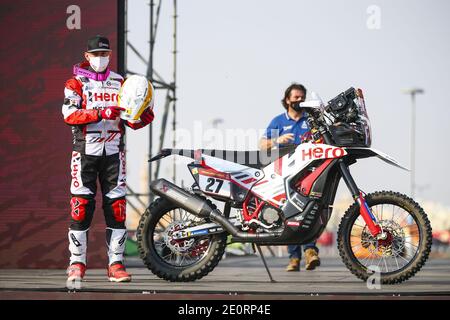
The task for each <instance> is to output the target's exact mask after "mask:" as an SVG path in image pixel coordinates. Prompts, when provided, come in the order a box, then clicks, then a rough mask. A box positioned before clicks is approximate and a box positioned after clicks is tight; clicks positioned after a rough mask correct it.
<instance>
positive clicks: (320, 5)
mask: <svg viewBox="0 0 450 320" xmlns="http://www.w3.org/2000/svg"><path fill="white" fill-rule="evenodd" d="M155 2H156V3H158V1H155ZM148 3H149V1H138V0H132V1H128V27H127V30H128V32H127V37H128V40H129V41H130V42H131V43H132V44H133V46H135V47H136V48H138V50H139V52H140V53H141V54H142V55H143V56H144V57H148V55H149V44H148V40H149V6H148ZM155 9H156V8H155ZM449 12H450V1H447V0H431V1H425V0H408V1H406V0H395V1H392V0H390V1H387V0H386V1H375V0H371V1H365V0H339V1H332V0H314V1H313V0H279V1H268V0H258V1H256V0H240V1H238V0H227V1H223V0H221V1H219V0H179V1H178V20H177V23H178V25H177V27H178V30H177V37H178V39H177V50H178V55H177V114H176V121H177V128H178V134H177V136H176V141H177V142H176V147H179V148H180V147H183V148H200V147H204V148H216V149H221V148H227V149H236V150H245V149H248V150H256V149H257V148H258V146H257V141H258V139H259V137H260V134H261V132H262V131H263V130H264V129H265V128H266V127H267V125H268V124H269V122H270V121H271V120H272V118H274V117H275V116H276V115H278V114H280V113H282V112H283V111H284V109H283V107H282V105H281V103H280V100H281V98H282V96H283V93H284V90H285V89H286V87H288V86H289V85H290V84H291V83H292V82H299V83H302V84H304V85H305V86H306V88H307V89H308V90H309V93H311V92H312V91H314V92H316V93H318V94H319V95H320V97H321V98H322V99H323V100H324V101H325V102H327V101H328V100H330V99H332V98H333V97H334V96H336V95H338V94H339V93H341V92H342V91H344V90H346V89H347V88H349V87H351V86H353V87H359V88H362V89H363V91H364V93H365V99H366V106H367V109H368V113H369V117H370V120H371V123H372V135H373V136H372V141H373V143H372V147H373V148H376V149H378V150H381V151H383V152H385V153H387V154H389V155H390V156H392V157H394V158H395V159H397V160H398V161H399V162H400V163H401V164H403V165H405V166H406V167H410V164H411V163H410V157H411V156H410V146H411V138H410V136H411V135H410V133H411V110H412V108H411V99H410V96H408V95H406V94H404V93H403V92H402V90H403V89H406V88H410V87H420V88H423V89H424V91H425V93H424V94H423V95H419V96H417V99H416V105H417V113H416V118H417V121H416V154H415V159H416V174H415V176H416V184H417V188H416V199H418V200H421V201H425V200H426V201H434V202H438V203H441V204H443V205H446V206H450V191H449V190H450V188H449V180H450V179H449V178H450V173H449V170H448V168H447V165H448V159H449V158H450V151H449V145H450V143H449V142H448V138H447V136H448V130H449V125H450V120H449V118H450V111H449V109H450V103H449V100H448V98H447V95H448V92H449V88H450V58H449V57H450V41H449V39H450V19H449V17H448V14H449ZM172 16H173V2H172V1H168V0H166V1H163V3H162V6H161V16H160V23H159V25H158V30H157V35H156V44H155V46H154V68H155V70H156V71H157V72H158V73H159V74H161V75H162V77H163V78H164V79H165V80H166V81H167V82H170V81H172V79H173V75H172V73H173V56H172V51H173V37H172V33H173V17H172ZM127 64H128V69H129V70H132V71H134V72H138V73H142V74H145V73H146V65H145V64H144V63H143V62H141V61H140V60H139V59H138V58H137V56H136V55H135V54H134V53H133V52H132V51H131V50H130V49H129V50H128V51H127ZM164 97H165V92H164V91H162V90H159V91H158V92H157V95H156V101H155V114H156V119H155V121H154V124H153V132H154V140H153V141H154V149H153V154H154V153H156V152H157V150H158V148H159V143H158V140H159V134H160V127H161V125H160V124H161V119H162V113H163V107H164ZM217 119H220V123H219V124H217V125H216V127H215V128H214V126H213V122H214V120H217ZM171 121H172V114H171V115H170V118H169V123H170V124H171ZM168 129H169V130H168V131H167V139H166V142H165V143H164V147H167V148H168V147H172V137H173V135H172V132H171V126H169V128H168ZM127 130H128V129H127ZM147 146H148V129H142V130H140V131H131V130H128V132H127V152H128V155H127V162H128V163H127V174H128V183H129V185H130V186H131V187H132V188H133V189H134V191H137V192H146V191H147V189H146V186H145V183H144V184H143V183H142V182H141V181H142V178H143V177H145V175H146V173H147V171H146V170H147V160H148V150H147ZM187 163H189V161H188V160H186V159H179V160H177V162H176V167H177V183H181V182H182V181H183V183H184V184H185V185H190V184H191V183H192V181H193V180H192V178H191V177H190V174H189V172H188V170H187V168H186V167H185V164H187ZM172 164H173V159H172V158H166V159H165V160H163V165H162V170H161V174H160V176H161V177H165V178H167V179H169V180H170V179H171V177H172ZM351 172H352V174H353V176H354V178H355V180H356V182H357V184H358V186H359V187H360V189H362V190H363V191H365V192H367V193H368V192H373V191H376V190H394V191H399V192H402V193H405V194H410V173H408V172H406V171H403V170H401V169H398V168H396V167H393V166H390V165H388V164H386V163H384V162H383V161H381V160H379V159H376V158H371V159H363V160H361V161H359V162H358V163H357V164H355V165H354V166H352V167H351ZM348 195H349V193H348V191H347V190H346V188H345V184H344V183H341V185H340V187H339V191H338V197H341V196H348Z"/></svg>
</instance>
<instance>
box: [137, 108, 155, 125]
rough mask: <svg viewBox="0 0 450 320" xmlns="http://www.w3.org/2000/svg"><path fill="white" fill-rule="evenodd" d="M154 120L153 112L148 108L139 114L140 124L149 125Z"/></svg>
mask: <svg viewBox="0 0 450 320" xmlns="http://www.w3.org/2000/svg"><path fill="white" fill-rule="evenodd" d="M154 118H155V114H154V113H153V110H152V109H150V108H148V109H146V110H145V111H144V112H143V113H142V114H141V117H140V119H141V121H142V124H144V125H147V124H149V123H151V122H152V121H153V119H154Z"/></svg>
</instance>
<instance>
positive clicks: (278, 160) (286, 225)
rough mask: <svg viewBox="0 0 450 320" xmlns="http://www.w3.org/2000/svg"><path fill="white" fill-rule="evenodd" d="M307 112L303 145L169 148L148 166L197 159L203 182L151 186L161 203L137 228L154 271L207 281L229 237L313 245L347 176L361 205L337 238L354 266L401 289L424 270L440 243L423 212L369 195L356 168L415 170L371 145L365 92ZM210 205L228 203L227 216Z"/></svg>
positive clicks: (397, 199) (388, 195)
mask: <svg viewBox="0 0 450 320" xmlns="http://www.w3.org/2000/svg"><path fill="white" fill-rule="evenodd" d="M300 107H302V108H303V109H304V110H305V111H306V115H307V122H308V125H309V129H310V131H309V133H308V135H305V136H304V137H303V143H301V144H299V145H290V146H287V147H283V148H279V149H272V150H269V151H228V150H204V149H201V150H190V149H162V150H161V152H160V153H159V154H158V155H156V156H154V157H153V158H152V159H150V161H157V160H160V159H162V158H165V157H167V156H169V155H181V156H185V157H188V158H191V159H192V160H193V161H192V162H191V163H189V164H188V165H187V167H188V168H189V170H190V172H191V174H192V176H193V178H194V181H195V182H194V184H193V186H192V187H191V188H187V189H184V188H181V187H179V186H177V185H175V184H173V183H171V182H169V181H167V180H166V179H157V180H155V181H153V182H152V183H151V185H150V188H151V190H152V191H153V192H154V193H155V194H156V195H158V196H159V198H157V199H156V200H155V201H154V202H152V203H151V204H150V206H149V207H148V209H147V210H146V211H145V213H144V214H143V215H142V217H141V219H140V222H139V226H138V230H137V239H138V247H139V253H140V256H141V258H142V259H143V261H144V263H145V265H146V266H147V267H148V269H150V270H151V271H152V272H153V273H154V274H155V275H157V276H158V277H160V278H162V279H165V280H168V281H195V280H197V279H200V278H202V277H204V276H206V275H207V274H208V273H209V272H211V271H212V270H213V269H214V268H215V267H216V266H217V264H218V263H219V261H220V260H221V258H222V256H223V254H224V251H225V247H226V245H227V238H228V236H229V235H231V241H232V242H242V243H253V244H255V245H257V246H263V245H267V246H272V245H289V244H305V243H309V242H312V241H314V240H316V239H318V238H319V237H320V235H321V234H322V232H323V231H324V230H325V227H326V226H327V223H328V221H329V219H330V216H331V214H332V210H333V203H334V199H335V195H336V190H337V188H338V184H339V181H340V179H343V180H344V182H345V184H346V186H347V187H348V189H349V191H350V193H351V195H352V197H353V199H354V203H353V204H352V205H351V206H350V207H349V208H348V209H347V211H346V212H345V214H344V216H343V217H342V220H341V222H340V225H339V227H338V231H337V245H338V250H339V254H340V256H341V258H342V261H343V262H344V264H345V265H346V267H347V268H348V269H349V270H350V271H351V272H352V273H353V274H354V275H355V276H356V277H358V278H360V279H362V280H364V281H366V280H367V279H368V278H369V277H370V276H371V275H372V274H373V273H374V272H375V271H377V272H379V275H380V282H381V283H383V284H394V283H400V282H402V281H405V280H407V279H408V278H410V277H412V276H413V275H415V274H416V273H417V272H418V271H419V270H420V269H421V267H422V266H423V265H424V264H425V262H426V260H427V258H428V256H429V253H430V250H431V243H432V231H431V226H430V222H429V220H428V218H427V215H426V213H425V212H424V210H423V209H422V208H421V207H420V205H419V204H418V203H417V202H415V201H414V200H413V199H411V198H409V197H408V196H406V195H404V194H400V193H398V192H393V191H377V192H373V193H369V194H365V193H364V192H363V191H361V190H360V189H359V188H358V186H357V184H356V182H355V181H354V179H353V177H352V175H351V173H350V171H349V166H350V165H352V164H354V163H356V162H357V161H358V160H359V159H364V158H369V157H378V158H379V159H381V160H384V161H385V162H387V163H389V164H391V165H394V166H396V167H399V168H402V169H405V170H408V169H406V168H404V167H402V166H401V165H400V164H399V163H398V162H397V161H396V160H395V159H393V158H392V157H390V156H389V155H387V154H384V153H383V152H381V151H378V150H375V149H373V148H371V147H370V146H371V127H370V121H369V117H368V114H367V110H366V106H365V101H364V96H363V92H362V90H361V89H357V90H356V89H354V88H350V89H348V90H346V91H345V92H342V93H341V94H339V95H338V96H336V97H335V98H334V99H332V100H330V101H329V102H328V104H327V105H326V106H324V104H323V103H322V102H321V101H320V100H319V99H316V100H312V101H306V102H302V103H301V104H300ZM211 199H214V200H217V201H220V202H223V203H224V208H223V210H220V209H218V208H217V207H216V205H215V204H214V203H213V202H212V201H211ZM232 208H234V209H236V211H237V215H236V216H233V217H231V216H230V212H231V209H232ZM258 248H259V247H258Z"/></svg>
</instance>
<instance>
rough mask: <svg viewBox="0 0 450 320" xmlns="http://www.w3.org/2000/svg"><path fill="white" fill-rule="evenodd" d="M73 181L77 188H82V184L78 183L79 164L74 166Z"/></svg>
mask: <svg viewBox="0 0 450 320" xmlns="http://www.w3.org/2000/svg"><path fill="white" fill-rule="evenodd" d="M72 181H73V186H74V187H75V188H78V187H79V186H80V182H79V181H78V164H74V165H73V167H72Z"/></svg>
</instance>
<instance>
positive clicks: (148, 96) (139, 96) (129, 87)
mask: <svg viewBox="0 0 450 320" xmlns="http://www.w3.org/2000/svg"><path fill="white" fill-rule="evenodd" d="M154 97H155V94H154V89H153V86H152V84H151V83H150V81H149V80H147V78H146V77H144V76H139V75H132V76H130V77H128V78H127V79H126V80H125V82H124V83H123V85H122V88H120V92H119V98H118V104H119V107H121V108H124V109H125V110H123V111H122V112H121V113H120V118H122V119H124V120H131V121H135V120H138V119H139V117H140V116H141V114H142V113H143V112H144V111H145V109H147V108H152V109H153V102H154Z"/></svg>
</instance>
